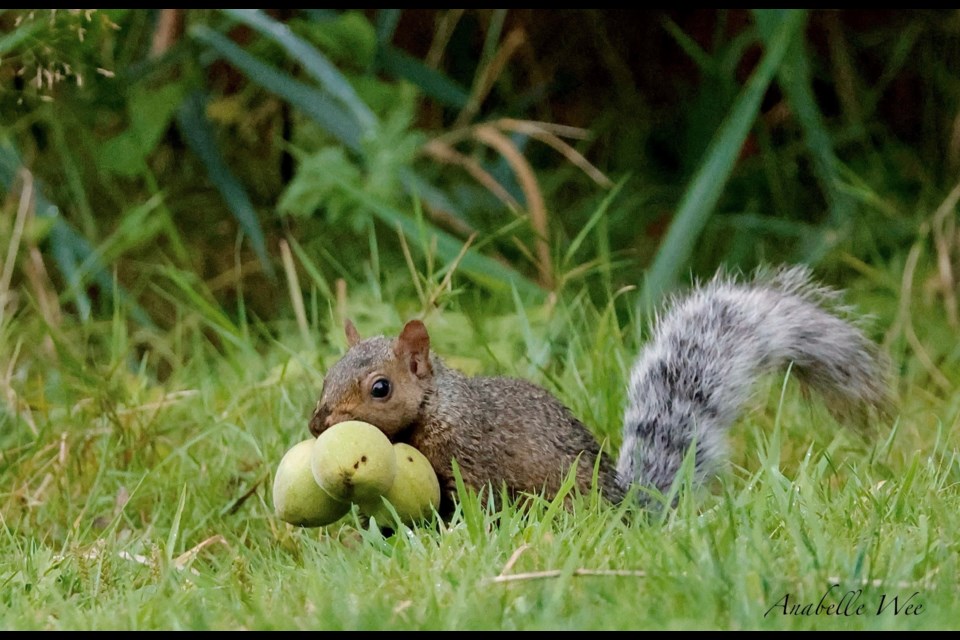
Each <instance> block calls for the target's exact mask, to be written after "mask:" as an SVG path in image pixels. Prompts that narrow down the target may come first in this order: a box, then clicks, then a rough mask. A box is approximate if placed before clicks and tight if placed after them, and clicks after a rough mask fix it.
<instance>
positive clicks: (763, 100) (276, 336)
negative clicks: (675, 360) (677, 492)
mask: <svg viewBox="0 0 960 640" xmlns="http://www.w3.org/2000/svg"><path fill="white" fill-rule="evenodd" d="M625 15H627V14H622V13H611V12H609V11H607V10H577V11H573V12H539V11H530V12H527V11H521V10H509V11H508V10H439V11H432V12H422V11H420V10H399V9H393V10H378V11H372V10H366V11H356V10H269V11H261V10H240V9H225V10H212V9H209V10H208V9H188V10H138V11H131V10H2V11H0V196H2V198H0V389H2V393H0V558H2V560H0V586H2V587H3V589H0V609H2V610H3V612H4V614H3V615H2V616H0V628H3V629H9V630H20V629H106V628H119V629H183V628H189V629H240V628H245V629H263V630H271V629H324V630H326V629H331V630H334V629H371V630H373V629H504V630H506V629H523V630H528V629H529V630H534V629H583V630H593V629H647V628H650V629H676V628H684V629H686V628H729V629H743V628H756V629H910V630H912V629H921V628H938V627H939V628H944V627H946V628H952V627H955V626H956V621H955V618H956V616H955V611H956V609H957V602H958V601H960V597H958V596H960V591H958V588H957V585H956V581H955V580H952V579H951V577H952V576H954V575H956V573H957V570H958V569H960V562H958V551H960V549H958V546H957V544H956V543H955V542H954V539H955V535H953V532H955V531H956V530H957V529H958V525H960V522H958V521H957V514H958V513H960V508H958V507H960V504H958V493H957V487H958V486H960V483H958V475H960V466H958V459H957V450H958V442H957V428H958V425H960V422H958V420H960V399H958V398H960V396H958V394H957V393H956V389H957V386H958V383H960V346H958V343H957V340H956V335H957V330H958V326H960V325H958V322H960V320H958V319H957V313H958V311H957V296H958V295H960V292H958V288H957V276H956V274H957V273H960V261H958V256H960V240H958V236H957V225H956V220H957V217H956V205H957V199H958V197H960V191H958V190H955V189H954V187H955V183H956V173H957V169H958V168H960V143H958V140H960V137H958V136H957V135H956V131H955V129H956V128H957V125H956V123H955V120H956V113H957V112H958V109H957V104H958V102H957V101H958V99H960V83H957V81H956V77H957V74H958V73H960V68H958V63H957V60H958V59H960V58H956V57H955V56H951V55H950V53H951V52H955V51H956V50H957V47H958V43H960V39H958V38H957V33H960V32H958V30H957V24H958V23H957V21H956V18H955V15H954V14H953V13H950V12H947V11H944V12H941V11H929V12H928V11H917V12H891V13H882V14H881V13H875V12H850V11H842V12H838V11H825V10H803V11H798V10H755V11H745V10H718V11H709V12H646V13H642V14H636V16H635V17H631V18H630V19H627V18H625V17H624V16H625ZM177 20H182V24H180V25H179V26H178V23H177ZM557 33H560V34H562V35H563V37H557V35H556V34H557ZM163 43H165V44H163ZM637 43H640V44H637ZM580 127H583V128H580ZM538 216H540V217H541V218H542V219H540V218H538ZM793 261H805V262H809V263H811V264H813V265H814V266H815V270H816V272H817V273H818V276H820V277H822V278H823V279H824V280H826V281H828V282H831V283H834V284H841V285H845V286H849V288H850V297H851V299H852V300H851V301H852V302H853V303H855V304H856V305H857V308H858V310H859V311H860V312H863V313H866V314H872V315H874V316H875V319H874V322H873V323H872V324H870V325H868V330H869V331H870V333H871V336H872V337H873V338H874V339H876V340H877V341H878V342H880V343H881V344H882V345H883V347H884V349H885V350H886V351H887V352H888V353H889V354H890V356H891V359H892V361H893V363H894V368H895V372H896V377H897V384H898V391H899V394H900V398H901V403H900V412H899V415H898V416H897V418H896V420H895V422H894V424H892V425H888V424H880V425H874V427H873V430H872V431H867V432H865V433H855V432H851V431H849V430H845V429H842V428H840V426H839V425H837V424H835V423H834V422H833V420H832V418H830V416H829V415H828V414H827V412H826V410H825V409H824V408H823V407H822V406H821V405H820V404H819V403H818V402H817V401H816V400H815V399H814V400H813V401H812V402H807V401H805V400H804V399H803V398H802V396H801V393H800V392H799V389H797V388H796V385H795V383H794V381H793V380H792V379H791V378H790V377H789V376H787V377H785V378H777V379H774V380H772V381H770V384H769V386H762V387H761V389H758V393H757V402H756V403H755V410H754V411H752V412H750V413H748V415H746V416H744V417H743V419H742V420H740V421H739V423H738V424H737V426H736V427H735V429H734V431H733V433H732V434H731V435H732V437H731V455H732V459H733V464H732V465H731V468H730V469H728V470H727V471H726V472H725V473H724V474H723V475H722V476H721V480H719V481H718V482H717V483H716V484H715V485H713V486H711V487H710V488H709V489H708V490H706V491H704V492H701V493H699V494H693V493H690V492H684V493H682V494H681V499H680V503H679V504H678V506H677V508H676V509H673V510H669V511H666V512H663V513H661V514H657V515H653V514H644V513H638V512H637V511H636V509H635V508H634V507H633V506H632V503H629V502H628V503H626V504H623V505H610V504H607V503H605V502H603V501H602V500H601V499H600V498H599V497H598V496H597V495H595V494H591V495H587V496H579V495H573V494H571V495H568V496H564V497H565V498H567V501H566V502H564V501H562V499H561V500H558V501H554V502H552V503H551V502H547V501H544V500H541V499H539V498H538V497H536V496H532V497H529V498H521V499H517V500H510V499H505V498H504V497H503V496H500V497H501V500H500V501H499V503H498V502H496V501H490V500H487V499H485V498H486V497H488V496H483V495H477V494H474V493H472V492H469V491H467V490H466V489H461V495H460V496H459V498H460V500H459V506H458V511H457V513H456V514H455V516H454V518H453V520H452V521H451V522H449V523H434V524H435V526H430V527H420V528H417V529H414V530H402V531H400V532H398V533H397V534H395V535H392V536H387V535H384V534H383V533H382V532H381V531H380V530H379V529H378V528H377V527H376V526H372V525H371V524H370V523H365V522H363V521H362V520H361V519H360V518H359V516H358V514H356V513H351V514H349V515H348V516H347V517H345V518H344V519H343V520H342V521H341V522H340V523H338V524H337V526H335V527H330V528H327V529H325V530H297V529H293V528H290V527H287V526H285V525H283V524H282V523H279V522H278V521H277V520H276V518H274V517H273V515H272V505H271V504H270V503H269V496H270V482H271V480H272V477H273V472H274V470H275V465H276V464H277V463H278V462H279V459H280V456H281V455H282V453H283V452H284V451H286V450H287V449H288V448H289V446H290V445H292V444H293V443H294V442H297V441H299V440H300V439H302V438H303V437H304V436H305V434H306V422H307V417H308V415H309V412H310V410H311V409H312V407H313V405H314V403H315V401H316V395H317V392H318V388H319V385H320V381H321V380H322V377H323V374H324V372H325V371H326V370H327V368H328V367H329V366H330V365H331V364H332V363H333V362H334V361H335V360H336V359H337V358H338V357H339V355H340V354H341V353H342V351H343V349H344V348H345V339H344V335H343V321H344V319H345V318H348V317H349V318H351V319H353V321H354V322H355V323H356V326H357V327H358V328H359V330H360V332H361V334H362V335H373V334H376V333H381V332H382V333H392V332H395V331H396V330H397V329H398V328H399V327H400V326H402V323H403V322H404V321H406V320H408V319H410V318H411V317H420V318H423V319H424V320H425V322H426V323H427V325H428V327H429V328H430V332H431V339H432V340H431V344H432V347H433V348H434V349H435V350H436V351H437V352H438V353H439V354H441V355H442V356H444V357H445V359H446V361H447V362H448V363H449V364H451V365H453V366H456V367H458V368H460V369H462V370H464V371H466V372H468V373H472V374H478V373H485V374H502V375H513V376H520V377H524V378H528V379H531V380H533V381H534V382H537V383H539V384H541V385H543V386H545V387H546V388H548V389H549V390H550V391H552V392H554V393H555V394H557V395H558V396H559V397H560V398H561V399H562V400H563V401H564V402H565V403H566V404H567V405H568V406H570V407H571V409H572V410H573V411H574V413H575V414H576V415H578V416H579V417H581V418H582V419H583V421H584V423H585V424H587V425H589V427H590V428H591V429H592V430H593V432H594V433H595V434H596V435H597V437H598V438H599V439H600V440H602V441H604V442H605V443H606V444H607V446H608V448H609V449H610V450H611V451H616V450H617V449H618V448H619V445H620V442H619V439H620V437H621V434H620V426H619V423H620V420H621V418H622V405H623V396H624V393H625V381H626V377H627V375H628V370H629V365H630V362H631V360H632V358H633V357H634V354H635V353H636V352H637V350H638V349H639V348H640V347H641V346H642V343H643V342H642V335H643V334H644V332H645V330H646V329H647V327H648V326H649V325H648V323H647V322H646V320H647V318H646V315H645V314H646V310H648V309H649V308H650V306H649V303H650V302H655V300H656V298H657V297H658V296H659V295H660V293H661V292H667V291H669V290H671V289H673V288H674V287H677V286H682V285H683V284H685V283H686V282H687V281H688V280H690V279H694V278H698V277H700V278H702V277H708V276H710V275H712V274H713V273H714V271H715V270H716V269H717V268H718V266H720V265H723V266H725V267H727V268H729V269H731V270H737V269H740V270H744V271H746V270H749V269H751V268H752V267H753V266H755V265H757V264H758V263H770V262H793ZM641 286H643V287H645V288H644V289H643V290H640V289H639V287H641ZM641 303H643V304H641ZM490 491H491V492H493V493H494V494H496V493H497V488H496V487H493V488H490ZM567 506H569V507H570V508H569V509H567V508H564V507H567ZM616 571H626V573H619V574H618V573H615V572H616ZM501 572H502V573H503V574H504V575H501ZM831 584H840V585H841V586H842V588H843V589H844V590H857V589H861V588H862V589H863V592H862V594H861V599H862V601H864V602H869V603H870V604H872V605H874V606H876V605H877V604H878V603H879V601H880V599H881V598H883V597H886V598H887V599H889V598H892V597H894V596H900V599H901V601H902V600H904V599H906V598H908V597H909V596H910V595H911V594H912V593H913V592H914V591H917V592H918V596H917V599H918V600H919V601H922V602H923V604H924V606H925V611H924V613H923V614H922V615H919V616H905V615H892V614H891V612H890V610H889V609H888V610H887V612H886V613H885V614H876V615H864V616H855V617H849V618H843V619H841V618H838V617H824V616H819V617H818V616H792V615H780V613H779V612H778V609H776V608H773V609H772V610H773V613H772V614H771V613H768V612H769V611H771V608H772V607H774V606H775V605H776V603H777V602H778V601H779V600H780V599H781V598H782V597H783V596H784V594H787V593H789V594H790V598H791V602H793V601H798V602H810V601H814V602H815V601H817V600H818V599H819V598H820V597H821V596H822V595H823V593H824V592H825V591H826V590H827V589H829V588H830V585H831ZM765 614H767V615H765Z"/></svg>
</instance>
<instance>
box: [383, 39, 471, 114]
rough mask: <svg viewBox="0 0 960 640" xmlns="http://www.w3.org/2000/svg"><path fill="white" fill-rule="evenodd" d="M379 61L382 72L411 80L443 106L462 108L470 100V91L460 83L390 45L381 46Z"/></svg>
mask: <svg viewBox="0 0 960 640" xmlns="http://www.w3.org/2000/svg"><path fill="white" fill-rule="evenodd" d="M379 61H380V68H381V69H382V70H383V71H384V72H386V73H388V74H390V75H392V76H396V77H398V78H403V79H404V80H408V81H410V82H412V83H413V84H415V85H417V87H419V88H420V90H421V91H422V92H423V93H424V95H427V96H430V97H431V98H433V99H434V100H436V101H437V102H440V103H441V104H443V105H445V106H448V107H454V108H456V109H462V108H464V107H465V106H467V102H468V101H469V100H470V92H469V91H467V90H466V89H464V88H463V87H462V86H461V85H459V84H457V83H456V82H454V81H453V80H451V79H450V78H448V77H447V76H445V75H444V74H442V73H440V72H439V71H436V70H435V69H431V68H430V67H428V66H426V65H425V64H423V63H422V62H420V61H419V60H417V59H416V58H414V57H413V56H411V55H410V54H408V53H405V52H403V51H400V50H399V49H396V48H394V47H391V46H390V45H384V46H383V47H382V48H381V50H380V56H379Z"/></svg>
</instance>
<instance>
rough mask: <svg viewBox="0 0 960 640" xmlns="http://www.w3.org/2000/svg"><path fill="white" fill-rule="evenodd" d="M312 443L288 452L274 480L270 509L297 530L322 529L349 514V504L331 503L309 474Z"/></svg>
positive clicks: (296, 446) (311, 474) (327, 495)
mask: <svg viewBox="0 0 960 640" xmlns="http://www.w3.org/2000/svg"><path fill="white" fill-rule="evenodd" d="M313 445H314V440H313V438H310V439H309V440H304V441H303V442H300V443H297V444H295V445H294V446H293V447H291V448H290V450H289V451H287V452H286V453H285V454H284V456H283V458H281V459H280V464H279V466H277V475H276V476H275V477H274V479H273V508H274V512H275V513H276V514H277V517H278V518H280V519H281V520H283V521H284V522H289V523H290V524H294V525H297V526H300V527H322V526H324V525H327V524H330V523H332V522H336V521H337V520H339V519H340V518H342V517H343V516H344V515H345V514H346V513H347V512H348V511H349V510H350V504H349V503H348V502H340V501H338V500H334V499H333V498H332V497H331V496H330V494H328V493H327V492H326V491H324V490H323V489H321V488H320V487H319V486H318V485H317V482H316V480H314V479H313V472H312V471H311V470H310V457H311V454H312V453H313Z"/></svg>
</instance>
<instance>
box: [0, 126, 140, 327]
mask: <svg viewBox="0 0 960 640" xmlns="http://www.w3.org/2000/svg"><path fill="white" fill-rule="evenodd" d="M21 166H22V162H21V160H20V154H19V153H18V152H17V149H16V148H15V147H14V146H13V143H12V142H11V141H10V140H3V141H0V188H2V189H3V190H4V191H6V192H7V193H9V192H10V190H11V189H12V188H13V183H14V180H15V178H16V174H17V171H19V170H20V167H21ZM33 199H34V212H35V215H36V216H37V217H38V218H53V219H54V221H53V226H52V227H51V228H50V243H49V247H50V249H49V250H50V251H51V253H52V254H53V261H54V262H55V263H56V264H57V268H58V269H59V270H60V273H62V274H63V277H64V278H66V280H67V285H68V286H67V291H66V292H63V293H62V294H61V295H63V296H65V297H66V298H67V299H71V298H72V299H73V301H74V303H75V304H76V305H77V313H78V315H79V316H80V319H81V320H82V321H84V322H86V321H88V320H89V319H90V314H91V310H92V309H91V302H90V297H89V296H88V295H87V293H86V291H85V290H84V286H83V285H84V283H85V282H86V281H87V278H86V277H84V274H85V273H87V272H89V273H90V274H91V275H92V278H93V281H94V282H95V283H96V284H97V285H98V286H99V287H100V289H101V292H102V293H103V294H105V295H106V296H107V298H108V299H110V297H111V296H112V294H113V293H114V292H116V294H117V296H119V300H120V302H122V303H123V304H124V305H125V306H126V307H127V308H128V309H129V310H130V314H131V316H132V317H133V318H134V320H136V321H137V322H139V323H140V324H142V325H144V326H152V325H153V321H152V320H151V319H150V316H149V315H148V314H147V312H146V311H144V310H143V308H142V307H141V306H140V305H139V304H137V303H136V302H135V301H134V300H133V299H132V298H131V297H130V294H129V293H128V292H127V290H126V289H124V288H123V287H120V286H119V285H118V286H117V287H116V288H115V287H114V282H113V279H112V278H111V276H110V273H109V272H108V271H107V269H106V268H105V267H104V265H103V263H102V262H101V261H100V260H99V258H98V257H97V256H96V255H95V252H94V250H93V247H92V246H91V245H90V243H89V242H87V241H86V240H85V239H84V238H83V236H81V235H80V234H79V233H78V232H77V231H76V229H74V228H73V227H72V226H71V225H70V224H69V223H68V222H67V221H66V220H64V218H63V217H62V216H61V215H60V209H59V208H58V207H57V206H56V205H55V204H53V203H52V202H50V200H48V199H47V197H46V195H45V194H44V189H43V185H42V184H41V183H40V182H39V181H38V180H34V183H33ZM81 265H86V266H81Z"/></svg>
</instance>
